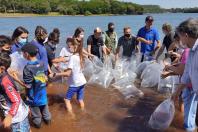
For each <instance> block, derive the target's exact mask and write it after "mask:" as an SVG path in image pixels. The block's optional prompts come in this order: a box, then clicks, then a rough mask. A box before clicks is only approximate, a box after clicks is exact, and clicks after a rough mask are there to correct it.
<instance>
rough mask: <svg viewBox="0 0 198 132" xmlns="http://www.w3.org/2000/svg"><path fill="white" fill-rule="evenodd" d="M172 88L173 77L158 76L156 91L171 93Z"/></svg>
mask: <svg viewBox="0 0 198 132" xmlns="http://www.w3.org/2000/svg"><path fill="white" fill-rule="evenodd" d="M173 89H174V78H173V77H172V76H169V77H166V78H164V79H162V78H161V77H159V83H158V89H157V90H158V92H160V93H168V94H171V93H172V90H173Z"/></svg>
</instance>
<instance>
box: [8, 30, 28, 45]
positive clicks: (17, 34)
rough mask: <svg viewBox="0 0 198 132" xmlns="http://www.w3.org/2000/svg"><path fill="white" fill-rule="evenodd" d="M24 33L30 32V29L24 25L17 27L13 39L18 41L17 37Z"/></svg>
mask: <svg viewBox="0 0 198 132" xmlns="http://www.w3.org/2000/svg"><path fill="white" fill-rule="evenodd" d="M23 33H27V34H29V32H28V30H27V29H25V28H24V27H22V26H19V27H17V28H16V29H15V30H14V32H13V34H12V41H13V42H14V41H16V39H17V38H18V37H19V36H20V35H21V34H23Z"/></svg>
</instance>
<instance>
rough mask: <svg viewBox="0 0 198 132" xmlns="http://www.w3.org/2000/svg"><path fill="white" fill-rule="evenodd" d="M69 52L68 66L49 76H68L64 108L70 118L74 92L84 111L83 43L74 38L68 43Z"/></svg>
mask: <svg viewBox="0 0 198 132" xmlns="http://www.w3.org/2000/svg"><path fill="white" fill-rule="evenodd" d="M70 50H71V51H70V52H72V56H70V60H69V64H68V68H67V69H66V70H65V71H64V72H62V73H52V74H50V75H49V76H50V77H51V78H53V77H56V76H66V77H69V79H68V85H69V89H68V91H67V93H66V97H65V104H66V108H67V110H68V112H69V114H71V116H72V118H75V114H74V113H73V111H72V106H71V103H70V101H71V99H72V97H73V96H74V94H77V99H78V101H79V103H80V107H81V110H82V111H84V101H83V98H84V86H85V84H86V79H85V77H84V75H83V73H82V69H83V61H84V59H83V45H82V43H79V42H78V41H77V40H76V39H75V38H74V39H73V41H72V44H71V45H70Z"/></svg>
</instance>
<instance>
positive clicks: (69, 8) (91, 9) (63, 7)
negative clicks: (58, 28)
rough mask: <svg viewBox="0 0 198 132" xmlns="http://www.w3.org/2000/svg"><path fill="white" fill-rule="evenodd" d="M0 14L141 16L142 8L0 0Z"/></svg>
mask: <svg viewBox="0 0 198 132" xmlns="http://www.w3.org/2000/svg"><path fill="white" fill-rule="evenodd" d="M0 12H1V13H35V14H48V13H49V12H58V13H59V14H63V15H92V14H93V15H95V14H96V15H97V14H128V15H131V14H143V7H142V6H140V5H138V4H134V3H131V2H121V1H118V0H89V1H87V0H0Z"/></svg>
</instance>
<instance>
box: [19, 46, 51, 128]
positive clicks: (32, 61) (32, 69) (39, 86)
mask: <svg viewBox="0 0 198 132" xmlns="http://www.w3.org/2000/svg"><path fill="white" fill-rule="evenodd" d="M21 50H22V52H23V56H24V58H26V59H27V60H28V63H27V65H26V66H25V68H24V70H23V80H24V82H25V84H26V87H27V103H28V105H29V106H30V110H31V118H32V122H33V124H34V126H35V127H36V128H40V127H41V122H42V119H43V120H44V122H45V123H46V124H49V123H50V122H51V114H50V112H49V109H48V101H47V91H46V82H47V77H46V75H45V68H44V64H43V62H40V61H38V60H37V58H36V55H37V53H38V49H37V47H36V46H34V45H33V44H26V45H24V46H23V47H22V49H21Z"/></svg>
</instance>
